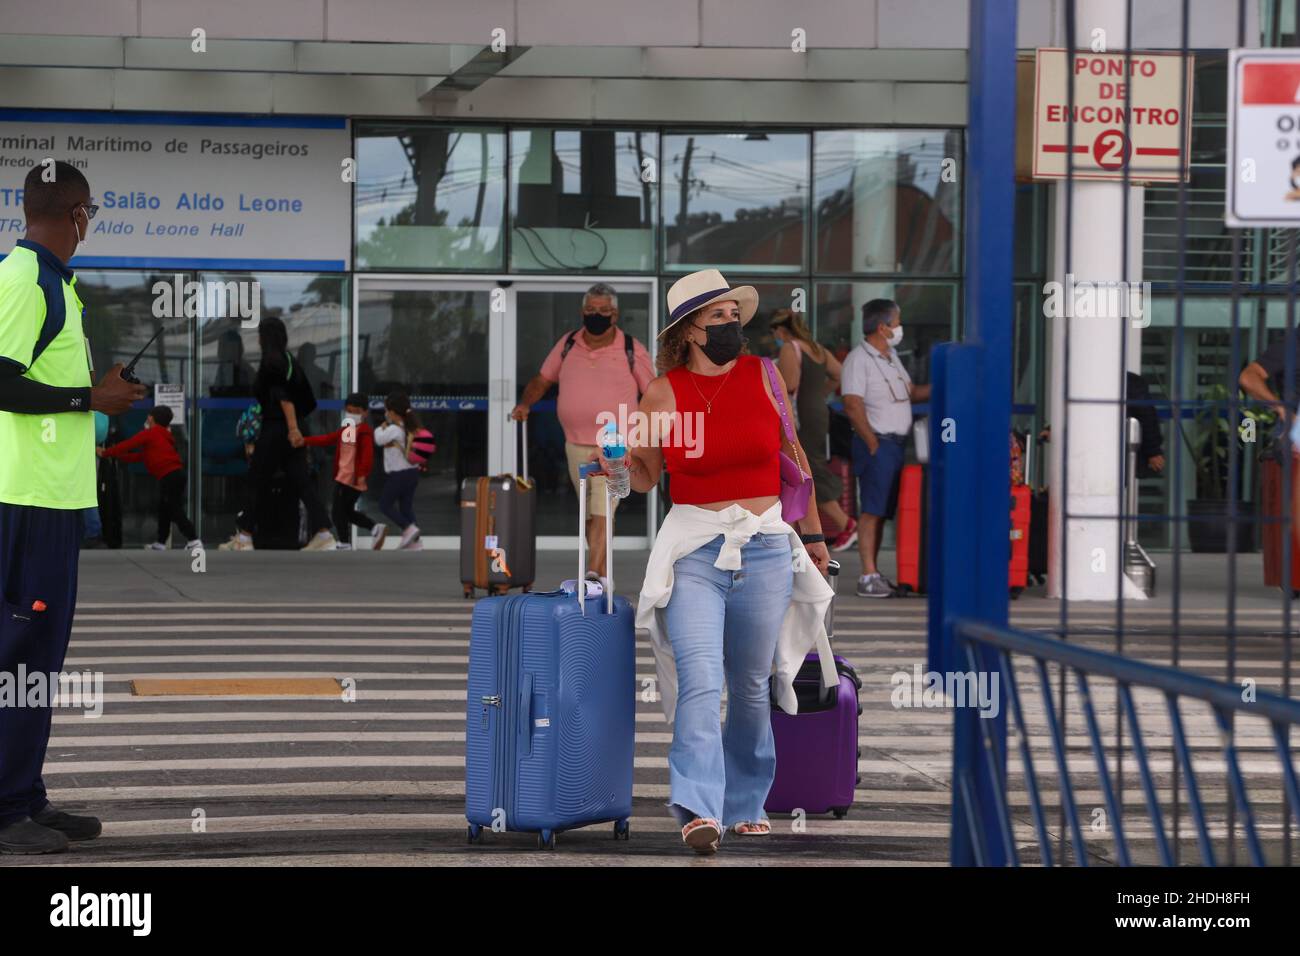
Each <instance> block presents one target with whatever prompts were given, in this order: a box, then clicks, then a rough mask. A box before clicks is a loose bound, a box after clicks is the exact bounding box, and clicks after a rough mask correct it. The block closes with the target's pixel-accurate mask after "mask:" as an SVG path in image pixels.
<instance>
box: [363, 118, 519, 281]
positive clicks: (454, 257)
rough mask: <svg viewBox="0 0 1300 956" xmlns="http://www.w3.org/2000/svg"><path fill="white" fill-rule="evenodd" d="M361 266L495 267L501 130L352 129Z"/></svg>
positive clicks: (501, 203)
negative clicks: (355, 135)
mask: <svg viewBox="0 0 1300 956" xmlns="http://www.w3.org/2000/svg"><path fill="white" fill-rule="evenodd" d="M356 148H357V184H356V193H355V196H356V199H355V202H356V223H357V226H356V230H357V235H356V267H357V268H358V269H388V270H401V269H408V270H434V269H500V268H501V266H502V255H501V229H502V220H503V217H504V207H505V181H504V175H505V134H504V133H503V132H501V131H500V130H492V129H486V128H481V127H476V128H463V129H458V128H455V127H449V126H419V127H415V126H365V127H361V128H360V129H359V130H358V133H357V140H356Z"/></svg>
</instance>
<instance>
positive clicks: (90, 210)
mask: <svg viewBox="0 0 1300 956" xmlns="http://www.w3.org/2000/svg"><path fill="white" fill-rule="evenodd" d="M72 208H73V210H74V211H75V210H77V209H84V210H86V219H87V220H90V219H94V218H95V213H97V212H99V207H98V206H96V205H95V204H94V203H90V202H79V203H77V205H75V206H73V207H72Z"/></svg>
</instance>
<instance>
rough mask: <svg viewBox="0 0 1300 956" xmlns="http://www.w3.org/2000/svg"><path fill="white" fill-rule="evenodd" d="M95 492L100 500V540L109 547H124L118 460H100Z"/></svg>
mask: <svg viewBox="0 0 1300 956" xmlns="http://www.w3.org/2000/svg"><path fill="white" fill-rule="evenodd" d="M95 492H96V497H97V498H98V500H99V521H100V524H101V525H102V526H103V530H102V531H101V532H100V533H99V537H100V539H101V540H102V541H103V542H104V544H105V545H106V546H107V547H110V548H120V547H122V491H121V485H120V484H119V481H118V474H117V459H116V458H107V457H105V458H101V459H99V468H98V470H97V471H96V474H95Z"/></svg>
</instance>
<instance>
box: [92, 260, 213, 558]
mask: <svg viewBox="0 0 1300 956" xmlns="http://www.w3.org/2000/svg"><path fill="white" fill-rule="evenodd" d="M192 278H193V276H192V275H191V274H185V273H182V274H181V275H180V281H181V282H182V283H184V282H185V281H186V280H187V279H192ZM176 279H177V275H176V274H175V273H159V274H154V273H142V272H97V271H91V270H89V269H79V270H77V294H78V295H79V296H80V297H81V301H82V302H83V303H84V304H85V306H86V313H85V320H84V323H85V332H86V337H87V338H88V339H89V340H90V354H91V358H92V361H93V362H94V366H95V375H94V377H95V380H96V381H98V380H99V379H100V378H102V377H103V375H104V373H105V372H107V371H108V370H109V369H110V368H111V367H112V366H113V365H116V364H117V363H119V362H120V363H122V364H126V363H128V362H130V361H131V359H133V358H134V357H135V355H136V353H137V352H139V351H140V349H141V348H143V347H144V346H145V344H146V343H147V342H148V341H149V339H150V337H151V336H152V335H153V334H154V333H155V332H156V331H158V329H159V328H160V327H161V328H162V334H161V335H159V336H158V337H157V338H156V339H155V340H154V342H153V344H152V345H150V346H149V347H148V349H147V350H146V351H145V353H144V354H143V355H142V356H141V357H140V360H139V362H137V363H136V367H135V374H136V377H137V378H138V379H140V381H141V382H143V383H144V384H145V385H146V386H148V387H149V389H150V394H149V395H148V397H146V398H145V399H144V400H143V401H141V402H137V403H136V405H135V407H133V408H131V409H130V410H129V411H127V412H124V413H123V414H121V415H114V416H111V417H110V419H109V433H108V442H107V443H108V444H110V445H114V444H117V443H118V442H120V441H122V440H124V439H126V438H129V437H131V436H132V435H134V434H135V433H136V432H138V431H139V430H140V429H141V428H143V427H144V420H145V418H146V416H147V415H148V414H149V409H150V408H151V407H152V406H153V394H152V389H153V386H154V385H155V384H157V383H160V382H161V383H164V384H170V385H181V386H184V387H185V388H187V389H188V387H189V380H190V325H191V324H192V321H193V320H189V319H186V318H184V317H183V316H182V317H179V318H166V317H163V318H155V317H154V309H153V304H154V299H155V298H156V296H155V293H154V291H153V290H154V285H155V283H156V282H165V283H166V289H167V290H168V291H167V294H168V295H170V294H171V292H170V290H171V288H172V286H173V284H174V283H175V282H176ZM187 397H188V396H187ZM192 426H193V421H192V419H191V417H190V415H188V414H186V415H177V416H176V419H175V421H174V422H173V424H172V434H173V435H175V436H176V450H177V452H178V453H179V454H180V457H181V463H182V464H183V465H184V466H185V467H186V468H187V469H190V473H191V474H190V477H191V481H192V479H193V469H192V468H191V467H190V466H191V459H190V435H191V428H192ZM98 467H99V468H100V477H101V478H102V479H105V488H104V492H105V493H104V494H103V495H101V502H100V516H101V519H102V520H103V525H104V534H103V538H104V541H105V543H106V544H108V545H109V546H110V547H126V548H131V547H140V546H141V545H144V544H147V543H149V542H152V541H153V540H154V538H155V533H156V531H157V528H158V519H157V514H158V482H157V481H155V480H154V479H153V478H152V477H150V475H149V472H148V471H147V470H146V469H145V466H144V463H143V462H125V461H114V460H112V459H107V458H106V459H102V460H101V462H100V463H99V465H98ZM106 472H108V473H111V474H106ZM189 505H190V502H188V501H187V502H186V506H187V508H188V507H189ZM190 514H191V516H192V515H193V511H192V510H191V511H190ZM173 533H174V534H175V533H177V532H175V531H173Z"/></svg>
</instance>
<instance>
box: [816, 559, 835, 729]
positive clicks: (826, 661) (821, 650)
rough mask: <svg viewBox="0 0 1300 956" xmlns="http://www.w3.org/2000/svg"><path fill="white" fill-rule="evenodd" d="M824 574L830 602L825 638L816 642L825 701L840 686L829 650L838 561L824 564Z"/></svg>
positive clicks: (831, 652)
mask: <svg viewBox="0 0 1300 956" xmlns="http://www.w3.org/2000/svg"><path fill="white" fill-rule="evenodd" d="M826 576H827V577H828V578H829V579H830V585H831V603H830V605H829V606H828V607H827V608H826V640H825V641H818V642H817V656H818V657H819V658H820V661H821V678H822V686H821V694H820V696H821V700H822V703H825V702H826V701H827V700H828V699H829V698H830V696H831V693H832V692H833V691H834V690H835V689H836V688H838V687H839V686H840V672H839V669H838V668H837V667H836V666H835V652H834V651H832V650H831V638H832V637H834V636H835V596H836V594H837V593H838V592H839V581H840V563H839V562H838V561H835V560H831V561H830V562H829V563H828V564H827V565H826Z"/></svg>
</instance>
